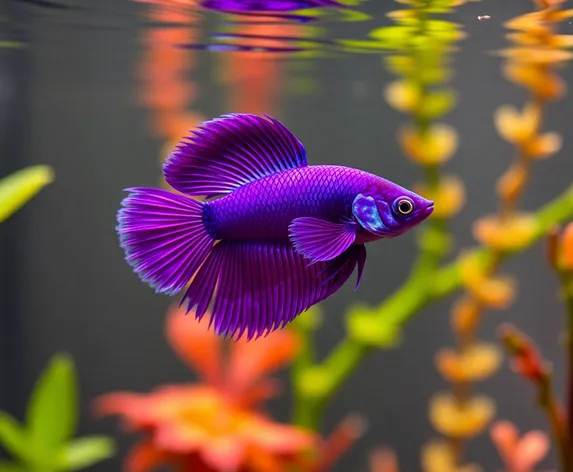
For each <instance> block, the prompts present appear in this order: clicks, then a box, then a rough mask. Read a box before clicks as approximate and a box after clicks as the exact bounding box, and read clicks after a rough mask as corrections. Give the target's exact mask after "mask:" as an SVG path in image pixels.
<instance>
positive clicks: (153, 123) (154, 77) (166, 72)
mask: <svg viewBox="0 0 573 472" xmlns="http://www.w3.org/2000/svg"><path fill="white" fill-rule="evenodd" d="M189 6H190V5H189V2H187V7H186V8H172V7H173V4H163V3H158V4H154V5H152V6H151V7H150V8H149V10H148V11H147V12H146V15H147V19H148V20H150V21H151V22H154V23H159V24H165V23H168V24H176V25H179V26H169V27H162V26H158V27H148V28H145V29H143V30H142V38H141V40H142V44H143V48H144V54H143V55H142V56H141V60H140V62H139V63H138V64H137V77H138V92H139V94H138V95H139V102H140V104H141V105H142V106H144V107H146V108H147V109H149V110H150V112H151V119H150V128H151V130H152V132H153V133H154V134H155V135H156V136H157V137H158V138H160V139H162V140H163V141H165V151H164V152H162V153H161V161H163V159H164V158H165V157H166V155H167V152H168V150H169V149H171V148H172V147H173V145H174V144H175V143H176V142H177V141H178V140H179V139H180V138H181V136H183V135H184V134H186V133H187V131H188V130H189V129H191V128H194V127H195V126H196V125H197V124H198V123H199V122H201V121H202V120H204V119H205V118H204V117H203V116H202V115H201V113H199V112H197V111H195V110H194V103H195V100H196V99H197V97H198V96H199V85H198V84H197V83H196V82H195V81H194V80H193V70H194V68H195V66H196V63H197V57H196V54H195V53H193V52H190V51H186V50H183V49H181V48H178V47H177V45H178V44H181V43H189V42H192V41H195V40H197V38H198V37H199V36H200V34H201V28H200V26H201V22H200V21H199V20H200V17H199V16H198V13H197V11H196V10H195V9H194V8H189ZM191 6H192V5H191ZM161 181H162V184H163V178H161Z"/></svg>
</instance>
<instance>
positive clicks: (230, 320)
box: [181, 241, 366, 339]
mask: <svg viewBox="0 0 573 472" xmlns="http://www.w3.org/2000/svg"><path fill="white" fill-rule="evenodd" d="M365 260H366V250H365V248H364V245H355V246H351V247H350V248H349V249H348V250H347V251H345V252H344V253H343V254H341V255H340V256H338V257H336V258H335V259H333V260H331V261H329V262H318V263H316V264H312V265H308V260H307V259H305V258H304V257H303V256H302V255H300V254H299V253H297V252H296V251H295V250H294V249H293V247H292V245H291V244H290V243H288V242H272V243H271V242H245V241H222V242H220V243H219V244H217V245H216V246H215V247H214V248H213V251H212V252H211V253H210V255H209V256H208V257H207V260H206V261H205V264H203V266H202V267H201V268H200V269H199V271H198V272H197V274H196V276H195V278H194V279H193V281H192V282H191V285H190V286H189V288H188V289H187V291H186V293H185V295H184V297H183V300H182V301H181V304H184V303H186V304H187V307H186V308H187V311H190V310H192V309H193V308H196V309H195V317H196V318H197V319H201V318H203V316H204V315H205V313H207V308H208V307H209V305H210V304H211V302H213V305H212V308H211V310H210V312H211V313H210V316H211V319H210V325H213V326H214V330H215V332H216V333H217V334H218V335H223V336H226V337H228V338H230V339H240V338H241V337H243V336H244V335H246V337H247V339H256V338H258V337H261V336H265V335H267V334H269V333H270V332H272V331H275V330H276V329H279V328H283V327H284V326H285V325H286V324H287V323H289V322H291V321H292V320H293V319H294V318H295V317H296V316H298V315H299V314H300V313H302V312H303V311H306V310H307V309H308V308H310V307H311V306H312V305H314V304H316V303H318V302H320V301H321V300H324V299H325V298H327V297H329V296H330V295H332V294H333V293H334V292H336V291H337V290H338V289H340V287H342V285H343V284H344V283H345V282H346V281H347V280H348V278H349V277H350V276H351V274H352V272H353V271H354V269H355V268H356V266H357V265H358V278H359V279H360V276H361V274H362V269H363V267H364V262H365ZM358 283H359V280H358ZM358 283H357V285H358Z"/></svg>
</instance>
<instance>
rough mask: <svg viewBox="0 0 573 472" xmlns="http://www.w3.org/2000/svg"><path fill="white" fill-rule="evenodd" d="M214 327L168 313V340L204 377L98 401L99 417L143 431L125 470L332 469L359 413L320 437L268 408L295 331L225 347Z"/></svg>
mask: <svg viewBox="0 0 573 472" xmlns="http://www.w3.org/2000/svg"><path fill="white" fill-rule="evenodd" d="M190 316H191V317H190ZM208 325H209V322H208V319H205V320H204V321H201V322H194V321H193V318H192V314H191V315H189V316H185V310H184V309H183V308H172V309H171V310H170V311H169V313H168V315H167V321H166V337H167V339H168V341H169V343H170V345H171V347H172V348H173V350H174V351H175V353H176V354H177V355H178V356H179V358H180V359H181V360H182V361H183V362H184V363H186V364H187V365H188V366H189V367H190V368H192V369H193V370H194V371H195V372H196V373H197V374H199V376H200V382H197V383H193V384H183V385H164V386H161V387H159V388H157V389H156V390H154V391H153V392H150V393H148V394H137V393H132V392H117V393H110V394H106V395H103V396H101V397H100V398H98V399H97V400H96V402H95V411H96V413H97V414H98V415H100V416H101V415H119V416H120V417H121V418H122V419H123V424H124V425H125V426H126V428H127V429H128V430H129V431H133V432H140V433H143V434H144V439H142V440H141V441H140V442H139V443H138V444H137V445H136V446H135V447H134V448H133V449H132V451H131V453H130V454H129V455H128V457H127V458H126V460H125V463H124V467H125V470H127V471H145V470H152V469H153V468H155V467H157V466H158V465H161V464H170V465H174V466H176V467H183V468H184V470H205V471H210V470H214V471H217V470H241V471H245V472H248V471H261V472H262V471H271V470H273V471H275V470H276V471H280V470H285V469H284V468H285V467H287V466H289V465H290V466H294V465H297V467H298V470H301V471H308V472H315V471H316V472H318V471H322V470H328V469H327V468H328V466H329V465H330V464H331V463H332V462H334V461H335V460H336V459H337V458H338V457H339V456H340V455H341V454H342V453H343V452H344V451H345V450H346V449H347V448H348V447H349V445H350V444H351V443H352V442H353V441H354V440H355V439H356V438H357V437H358V436H360V434H361V433H362V430H363V428H362V422H361V421H360V419H359V418H356V417H354V416H351V417H349V418H347V419H345V420H344V421H342V422H341V423H340V425H339V426H338V427H337V428H336V429H335V430H334V431H333V433H332V435H331V436H330V437H328V438H326V439H322V438H320V437H319V436H318V435H317V434H316V433H314V432H312V431H309V430H306V429H304V428H299V427H295V426H290V425H285V424H281V423H277V422H275V421H274V420H272V419H270V418H269V417H268V416H267V415H266V414H265V413H264V412H263V403H264V401H266V400H268V399H269V398H271V397H273V396H274V395H276V394H277V393H278V391H279V387H280V385H279V384H278V382H277V381H276V380H275V379H273V378H270V377H269V376H268V374H270V373H272V372H274V371H276V370H278V369H280V368H281V367H284V366H285V365H287V364H288V363H290V362H291V360H292V359H293V357H294V356H295V355H296V354H297V351H298V349H299V345H298V341H297V338H296V336H295V335H294V334H292V333H291V332H289V331H282V332H281V331H279V332H276V333H273V334H271V335H269V336H268V337H266V338H264V339H261V341H260V342H256V343H249V342H247V341H245V340H243V341H239V342H236V343H231V344H229V345H227V344H228V343H226V342H225V341H223V340H222V339H221V338H219V337H218V336H217V335H216V334H214V333H213V332H212V331H211V330H209V327H208ZM309 453H310V455H309ZM191 468H192V469H191Z"/></svg>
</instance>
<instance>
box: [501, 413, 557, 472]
mask: <svg viewBox="0 0 573 472" xmlns="http://www.w3.org/2000/svg"><path fill="white" fill-rule="evenodd" d="M490 434H491V438H492V440H493V443H494V444H495V446H496V448H497V450H498V452H499V455H500V456H501V458H502V459H503V462H504V463H505V466H506V468H507V470H508V472H531V471H532V470H533V468H534V467H535V466H536V465H537V464H538V463H539V462H540V461H541V460H542V459H543V458H544V457H545V456H546V455H547V453H548V452H549V439H548V437H547V435H546V434H545V433H544V432H542V431H530V432H529V433H526V434H525V435H523V436H522V437H521V438H519V431H518V430H517V428H516V427H515V425H513V424H512V423H510V422H509V421H497V422H495V423H494V424H493V425H492V427H491V430H490Z"/></svg>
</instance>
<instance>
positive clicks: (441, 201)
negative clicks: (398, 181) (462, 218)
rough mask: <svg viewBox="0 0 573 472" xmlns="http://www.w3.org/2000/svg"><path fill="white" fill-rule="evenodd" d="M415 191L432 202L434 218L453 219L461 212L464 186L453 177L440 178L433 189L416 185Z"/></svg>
mask: <svg viewBox="0 0 573 472" xmlns="http://www.w3.org/2000/svg"><path fill="white" fill-rule="evenodd" d="M415 190H416V192H417V193H418V194H420V195H422V196H423V197H425V198H427V199H428V200H433V202H434V208H435V209H434V213H433V216H434V217H435V218H451V217H453V216H454V215H455V214H457V213H458V212H459V211H460V210H461V208H462V207H463V205H464V202H465V189H464V184H463V182H462V181H461V180H460V179H458V178H457V177H453V176H444V177H442V178H441V179H440V182H439V184H438V187H437V188H435V189H432V188H430V187H429V186H428V185H427V184H425V183H424V184H419V185H417V186H416V189H415Z"/></svg>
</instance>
